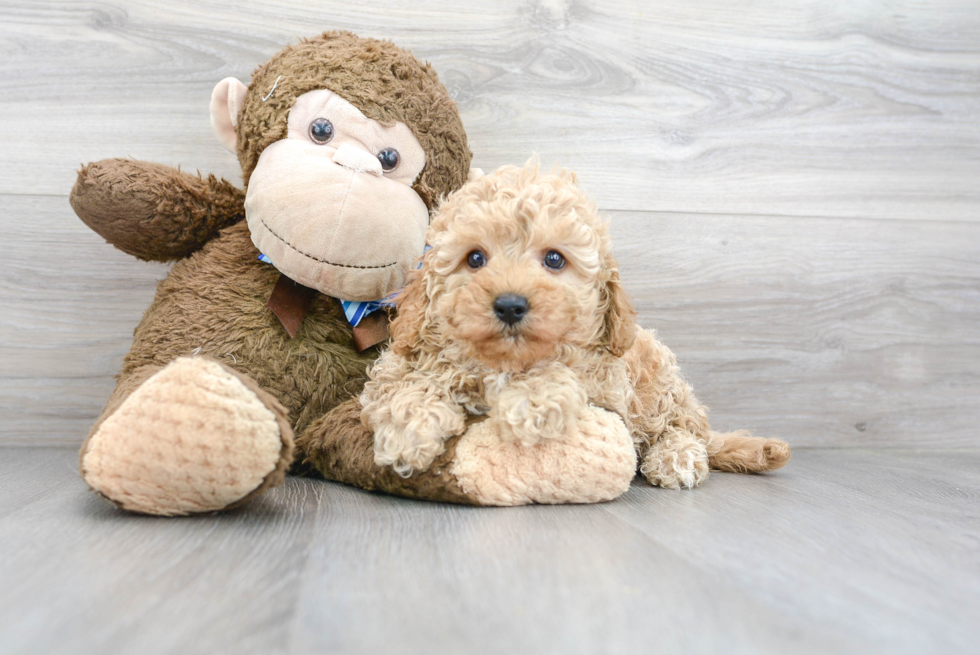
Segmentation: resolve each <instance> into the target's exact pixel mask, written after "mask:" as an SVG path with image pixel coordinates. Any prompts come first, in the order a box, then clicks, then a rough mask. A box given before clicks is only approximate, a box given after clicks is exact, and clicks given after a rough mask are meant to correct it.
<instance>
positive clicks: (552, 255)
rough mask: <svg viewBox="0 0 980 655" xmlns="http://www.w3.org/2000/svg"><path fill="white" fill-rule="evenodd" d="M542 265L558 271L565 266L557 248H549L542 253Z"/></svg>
mask: <svg viewBox="0 0 980 655" xmlns="http://www.w3.org/2000/svg"><path fill="white" fill-rule="evenodd" d="M544 265H545V266H547V267H548V268H550V269H551V270H553V271H560V270H561V269H563V268H564V267H565V258H564V257H563V256H562V254H561V253H560V252H558V251H557V250H549V251H548V252H547V253H545V255H544Z"/></svg>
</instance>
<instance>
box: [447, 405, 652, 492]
mask: <svg viewBox="0 0 980 655" xmlns="http://www.w3.org/2000/svg"><path fill="white" fill-rule="evenodd" d="M452 472H453V475H454V476H455V477H456V479H457V481H458V482H459V486H460V487H461V488H462V490H463V491H464V492H466V494H468V495H470V496H472V497H473V498H475V499H476V500H477V502H479V503H480V504H481V505H527V504H530V503H542V504H557V503H598V502H603V501H607V500H612V499H614V498H617V497H618V496H620V495H621V494H623V493H624V492H625V491H626V490H627V489H629V486H630V482H631V481H632V480H633V477H634V476H635V475H636V450H635V448H634V446H633V439H632V438H631V437H630V434H629V431H628V430H627V429H626V426H625V425H624V424H623V421H622V419H621V418H620V417H619V416H618V415H616V414H614V413H612V412H608V411H606V410H603V409H599V408H597V407H589V408H587V409H586V410H585V411H584V412H583V414H582V415H581V416H580V417H579V419H578V425H577V429H576V432H574V433H573V434H570V435H568V436H567V437H566V438H564V439H561V440H557V439H556V440H549V441H543V442H539V443H538V444H536V445H534V446H522V445H520V444H518V443H514V442H506V441H502V440H501V439H500V436H499V435H498V434H497V433H496V432H495V430H494V428H493V427H492V422H490V421H484V422H482V423H477V424H475V425H473V426H472V427H470V429H469V430H468V431H467V432H466V434H464V435H463V436H462V437H461V438H460V440H459V443H458V444H457V446H456V458H455V462H454V464H453V470H452Z"/></svg>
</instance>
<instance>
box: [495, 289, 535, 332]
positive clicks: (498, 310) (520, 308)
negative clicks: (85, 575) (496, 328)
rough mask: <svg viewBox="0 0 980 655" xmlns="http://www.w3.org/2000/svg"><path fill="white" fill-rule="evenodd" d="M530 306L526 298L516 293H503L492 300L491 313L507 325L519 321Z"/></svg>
mask: <svg viewBox="0 0 980 655" xmlns="http://www.w3.org/2000/svg"><path fill="white" fill-rule="evenodd" d="M530 308H531V306H530V305H529V304H528V302H527V298H525V297H524V296H518V295H517V294H516V293H505V294H503V295H500V296H497V299H496V300H494V301H493V313H494V314H496V315H497V318H499V319H500V320H501V321H503V322H504V323H506V324H507V325H514V324H516V323H520V322H521V320H522V319H523V318H524V315H525V314H527V310H529V309H530Z"/></svg>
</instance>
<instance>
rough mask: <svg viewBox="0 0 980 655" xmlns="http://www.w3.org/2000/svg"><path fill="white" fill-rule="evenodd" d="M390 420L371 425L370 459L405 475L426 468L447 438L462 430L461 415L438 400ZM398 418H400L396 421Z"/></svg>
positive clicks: (463, 420) (441, 449)
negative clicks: (372, 430) (372, 449)
mask: <svg viewBox="0 0 980 655" xmlns="http://www.w3.org/2000/svg"><path fill="white" fill-rule="evenodd" d="M390 418H391V419H393V420H391V421H385V422H381V423H379V424H376V425H371V427H372V428H373V429H374V461H375V463H377V464H378V465H379V466H391V467H392V468H393V469H395V472H396V473H398V475H400V476H402V477H404V478H407V477H408V476H410V475H411V474H412V471H424V470H426V469H427V468H429V464H431V463H432V460H434V459H435V458H436V457H437V456H438V455H439V454H440V453H442V451H443V450H444V449H445V445H444V444H445V441H446V439H448V438H449V437H452V436H455V435H457V434H462V433H463V431H464V430H465V429H466V421H465V419H464V417H463V414H462V413H461V412H460V411H458V410H456V411H454V410H453V408H451V407H449V406H445V405H443V404H441V403H435V404H428V405H423V406H421V407H415V408H412V409H409V410H407V411H406V412H405V414H404V415H403V416H394V415H393V416H391V417H390ZM398 419H400V420H398Z"/></svg>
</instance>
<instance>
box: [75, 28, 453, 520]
mask: <svg viewBox="0 0 980 655" xmlns="http://www.w3.org/2000/svg"><path fill="white" fill-rule="evenodd" d="M211 120H212V126H213V127H214V129H215V131H216V132H217V134H218V136H219V138H221V139H222V141H223V142H224V144H225V145H226V146H228V147H229V149H231V150H233V151H234V152H236V153H237V155H238V159H239V161H240V162H241V166H242V173H243V178H244V182H245V187H246V192H244V193H243V192H242V191H240V190H238V189H236V188H235V187H234V186H232V185H231V184H229V183H227V182H225V181H224V180H218V179H216V178H215V177H214V176H208V177H201V176H194V175H188V174H185V173H182V172H180V171H178V170H175V169H173V168H170V167H167V166H163V165H159V164H151V163H146V162H140V161H133V160H125V159H110V160H105V161H100V162H96V163H92V164H89V165H87V166H84V167H83V168H82V170H81V171H80V173H79V176H78V181H77V182H76V184H75V187H74V189H73V191H72V194H71V204H72V207H73V208H74V209H75V212H76V213H77V214H78V216H79V217H80V218H81V219H82V220H83V221H84V222H85V223H86V224H87V225H88V226H89V227H91V228H92V229H93V230H95V231H96V232H97V233H98V234H100V235H101V236H103V237H104V238H105V239H106V240H107V241H108V242H109V243H111V244H112V245H114V246H116V247H117V248H119V249H121V250H123V251H124V252H127V253H129V254H132V255H134V256H136V257H138V258H140V259H144V260H155V261H173V260H176V263H175V264H174V266H173V269H172V270H171V271H170V273H169V275H168V276H167V277H166V279H165V280H163V281H162V282H161V283H160V285H159V287H158V289H157V293H156V297H155V299H154V301H153V304H152V305H151V306H150V307H149V309H147V311H146V313H145V315H144V317H143V320H142V322H141V323H140V325H139V326H138V327H137V328H136V331H135V333H134V339H133V345H132V348H131V349H130V351H129V353H128V354H127V355H126V357H125V360H124V363H123V367H122V370H121V371H120V373H119V375H118V383H117V385H116V388H115V391H114V392H113V393H112V396H111V397H110V399H109V402H108V404H107V405H106V407H105V409H104V410H103V412H102V414H101V416H100V417H99V419H98V421H97V422H96V423H95V425H94V426H93V428H92V431H91V433H90V434H89V436H88V438H87V439H86V441H85V443H84V445H83V446H82V450H81V454H80V469H81V473H82V476H83V478H84V479H85V481H86V482H87V483H88V484H89V486H90V487H91V488H92V489H94V490H95V491H97V492H98V493H99V494H101V495H102V496H104V497H105V498H107V499H109V500H110V501H112V502H113V503H115V504H117V505H119V506H121V507H123V508H125V509H128V510H132V511H137V512H143V513H149V514H160V515H181V514H191V513H197V512H208V511H215V510H220V509H224V508H228V507H231V506H234V505H237V504H241V503H242V502H244V501H246V500H248V499H249V498H252V497H254V496H255V495H256V494H258V493H260V492H262V491H263V490H265V489H267V488H269V487H272V486H276V485H277V484H280V483H281V482H282V480H283V477H284V475H285V472H286V470H287V469H288V468H289V467H290V465H291V464H292V462H293V461H294V459H297V460H298V461H314V462H316V461H323V458H324V457H328V458H329V453H330V452H333V450H334V449H335V446H334V445H328V444H323V435H322V432H323V425H322V424H323V422H322V421H320V424H321V426H320V432H318V435H317V437H316V438H315V439H311V440H308V442H309V443H315V444H317V447H321V446H322V447H324V448H327V449H328V451H329V452H328V453H327V455H323V454H315V455H316V456H315V457H309V455H310V453H295V452H294V450H295V448H294V434H296V435H300V436H301V435H303V433H304V431H306V430H308V429H309V428H310V426H311V425H312V424H313V423H314V422H315V421H317V420H318V419H321V418H322V417H324V415H325V414H326V413H327V412H328V411H329V410H331V409H332V408H334V407H335V406H337V405H338V404H340V403H341V402H342V401H345V400H347V399H350V398H351V397H352V396H355V395H357V394H358V393H359V392H360V390H361V388H362V386H363V384H364V376H365V371H366V368H367V366H368V364H369V363H370V362H371V361H373V360H374V358H375V357H376V356H377V353H378V348H379V347H380V346H378V345H375V344H377V343H378V342H380V341H383V340H384V339H385V336H386V332H385V325H384V321H385V318H386V316H385V312H384V311H375V312H374V313H373V314H369V315H367V317H366V318H363V317H362V316H361V313H362V312H363V311H364V310H365V309H367V308H369V306H367V305H363V304H361V303H366V302H368V301H378V300H380V299H383V298H385V297H386V296H388V295H390V294H392V293H393V292H395V291H396V290H397V289H398V288H399V287H400V286H401V285H402V284H403V283H404V280H405V277H406V275H407V273H408V272H409V270H410V269H411V268H412V267H414V266H415V262H416V261H417V259H418V257H419V256H420V255H421V254H422V251H423V248H424V245H425V243H424V239H425V230H426V227H427V225H428V215H429V210H430V209H432V207H433V205H434V203H435V202H437V200H438V199H439V198H440V197H441V196H443V195H445V194H447V193H449V192H451V191H453V190H455V189H457V188H458V187H460V186H461V185H462V184H463V182H464V181H465V180H466V178H467V174H468V172H469V165H470V159H471V154H470V151H469V148H468V146H467V142H466V135H465V132H464V131H463V126H462V122H461V121H460V118H459V114H458V112H457V109H456V105H455V103H454V102H453V101H452V99H451V98H450V97H449V95H448V93H447V91H446V89H445V88H444V87H443V86H442V85H441V84H440V82H439V80H438V78H437V76H436V73H435V71H434V70H433V69H432V68H431V67H430V66H429V65H427V64H424V63H422V62H420V61H418V60H417V59H415V57H413V56H412V55H411V54H410V53H408V52H407V51H405V50H402V49H399V48H397V47H396V46H394V45H393V44H391V43H388V42H384V41H377V40H372V39H366V38H360V37H357V36H355V35H353V34H350V33H347V32H329V33H325V34H323V35H321V36H318V37H315V38H312V39H308V40H304V41H302V42H301V43H299V44H297V45H294V46H290V47H287V48H285V49H284V50H282V51H281V52H279V53H278V54H276V55H275V56H274V57H273V58H272V59H271V60H270V61H268V62H267V63H266V64H264V65H262V66H260V67H259V68H258V69H257V70H256V71H255V73H254V75H253V77H252V81H251V84H250V85H249V86H248V87H247V88H246V86H245V85H244V84H242V83H241V82H239V81H238V80H235V79H232V78H229V79H226V80H223V81H222V82H220V83H219V84H218V86H217V87H216V88H215V90H214V93H213V96H212V102H211ZM338 299H342V300H344V301H348V302H346V303H344V304H342V303H341V301H340V300H338ZM348 316H350V318H348ZM353 323H357V326H356V327H354V326H353ZM338 418H339V417H338ZM344 447H345V448H346V449H347V450H346V451H345V455H344V457H345V459H344V463H343V467H342V468H343V470H345V471H350V470H351V469H352V468H358V467H360V469H359V473H358V479H359V480H362V481H363V482H365V484H364V486H369V487H370V486H372V485H371V483H370V481H371V480H372V479H373V476H375V475H381V476H391V475H393V474H392V473H390V472H382V471H377V470H376V469H377V467H375V466H374V463H373V461H372V460H371V452H372V450H371V443H370V435H369V434H367V435H365V436H364V439H363V440H362V441H360V442H349V443H346V444H345V446H344ZM351 449H353V450H351ZM358 449H359V450H358ZM297 455H300V457H297ZM325 473H326V474H327V476H328V477H337V476H335V475H332V474H331V471H329V470H327V471H325ZM437 477H438V476H436V474H435V470H434V471H433V474H432V476H429V477H427V478H426V479H425V480H422V479H419V480H417V481H414V482H413V483H412V484H414V485H415V486H416V487H417V488H418V489H419V490H420V491H419V493H420V494H421V495H424V496H427V497H432V498H440V497H442V496H443V495H444V494H445V493H448V494H449V495H452V489H451V485H450V487H449V488H447V490H446V491H445V492H443V491H441V490H439V489H437V488H440V489H441V486H440V484H438V482H436V483H433V482H432V480H433V479H436V478H437ZM426 485H429V486H428V487H427V486H426ZM433 485H434V486H433ZM464 502H465V499H464Z"/></svg>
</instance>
